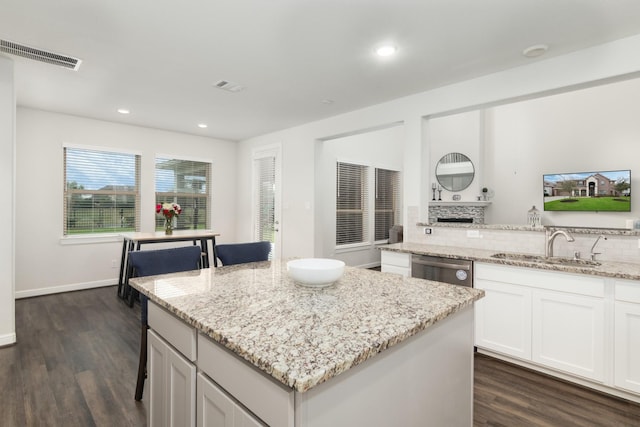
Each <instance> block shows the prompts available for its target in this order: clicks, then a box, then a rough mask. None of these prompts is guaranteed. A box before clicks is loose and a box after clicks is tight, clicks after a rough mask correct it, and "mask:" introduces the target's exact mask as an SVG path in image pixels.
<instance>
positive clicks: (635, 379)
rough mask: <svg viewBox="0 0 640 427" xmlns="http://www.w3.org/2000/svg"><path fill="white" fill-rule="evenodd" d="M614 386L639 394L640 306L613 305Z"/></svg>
mask: <svg viewBox="0 0 640 427" xmlns="http://www.w3.org/2000/svg"><path fill="white" fill-rule="evenodd" d="M614 348H615V350H614V352H615V385H616V386H617V387H620V388H623V389H626V390H629V391H632V392H634V393H640V363H639V362H638V361H639V360H640V304H634V303H630V302H625V301H616V303H615V347H614Z"/></svg>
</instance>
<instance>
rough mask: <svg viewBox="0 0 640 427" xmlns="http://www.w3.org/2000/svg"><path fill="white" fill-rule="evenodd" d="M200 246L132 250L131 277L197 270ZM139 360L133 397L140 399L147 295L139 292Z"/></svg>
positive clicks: (144, 354) (130, 257)
mask: <svg viewBox="0 0 640 427" xmlns="http://www.w3.org/2000/svg"><path fill="white" fill-rule="evenodd" d="M201 255H202V253H201V249H200V246H184V247H180V248H171V249H158V250H153V251H132V252H130V253H129V266H130V268H131V271H132V276H131V277H142V276H155V275H156V274H166V273H177V272H179V271H189V270H197V269H199V268H200V261H201ZM140 321H141V324H142V333H141V335H140V361H139V363H138V381H137V383H136V394H135V399H136V400H141V399H142V391H143V390H144V380H145V378H146V376H147V372H146V371H147V329H149V324H148V322H147V297H146V296H144V295H142V294H140Z"/></svg>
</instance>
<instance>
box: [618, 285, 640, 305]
mask: <svg viewBox="0 0 640 427" xmlns="http://www.w3.org/2000/svg"><path fill="white" fill-rule="evenodd" d="M616 300H618V301H627V302H633V303H638V304H640V282H634V281H631V280H616Z"/></svg>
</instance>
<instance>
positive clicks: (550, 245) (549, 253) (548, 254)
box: [544, 229, 575, 258]
mask: <svg viewBox="0 0 640 427" xmlns="http://www.w3.org/2000/svg"><path fill="white" fill-rule="evenodd" d="M561 234H562V235H563V236H564V237H565V239H567V242H573V241H575V239H574V238H573V236H572V235H571V234H569V233H568V232H566V231H564V230H556V231H554V232H553V234H551V235H549V229H547V232H546V236H547V246H546V247H545V252H544V256H545V257H546V258H550V257H552V256H553V241H554V240H555V239H556V237H558V236H559V235H561Z"/></svg>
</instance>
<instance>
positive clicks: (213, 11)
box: [0, 0, 640, 140]
mask: <svg viewBox="0 0 640 427" xmlns="http://www.w3.org/2000/svg"><path fill="white" fill-rule="evenodd" d="M639 33H640V1H638V0H615V1H613V0H184V1H175V0H173V1H169V0H108V1H87V0H55V1H51V0H0V38H2V39H5V40H10V41H14V42H18V43H21V44H26V45H29V46H32V47H36V48H40V49H44V50H49V51H53V52H56V53H61V54H65V55H70V56H73V57H77V58H80V59H81V60H82V65H81V66H80V69H79V70H78V71H71V70H67V69H63V68H60V67H57V66H53V65H49V64H43V63H39V62H35V61H31V60H27V59H22V58H18V57H14V60H15V73H16V77H15V80H16V89H17V100H18V105H20V106H27V107H32V108H39V109H44V110H49V111H56V112H62V113H67V114H73V115H78V116H84V117H91V118H96V119H102V120H108V121H115V122H123V123H130V124H136V125H141V126H148V127H154V128H161V129H168V130H174V131H179V132H187V133H192V134H200V135H206V136H211V137H217V138H223V139H230V140H241V139H245V138H248V137H251V136H255V135H261V134H264V133H267V132H271V131H275V130H279V129H284V128H288V127H292V126H295V125H299V124H303V123H307V122H311V121H314V120H318V119H322V118H326V117H330V116H333V115H337V114H340V113H344V112H347V111H352V110H356V109H359V108H362V107H365V106H368V105H372V104H377V103H381V102H385V101H388V100H391V99H394V98H398V97H402V96H405V95H409V94H412V93H416V92H421V91H424V90H428V89H431V88H434V87H439V86H443V85H446V84H450V83H453V82H457V81H461V80H466V79H469V78H473V77H477V76H481V75H485V74H488V73H492V72H495V71H499V70H504V69H508V68H511V67H516V66H519V65H523V64H526V63H528V62H531V61H540V60H544V59H545V58H549V57H552V56H556V55H561V54H565V53H568V52H571V51H574V50H578V49H582V48H585V47H589V46H593V45H597V44H600V43H604V42H608V41H612V40H615V39H619V38H623V37H627V36H631V35H635V34H639ZM383 42H392V43H393V44H395V45H396V46H397V47H398V49H399V50H398V53H397V55H396V56H395V57H393V58H386V59H381V58H377V57H376V56H375V55H374V54H373V49H374V47H375V46H377V45H379V44H381V43H383ZM538 43H545V44H548V45H549V51H548V53H547V54H546V55H544V56H543V57H541V58H536V59H529V58H525V57H523V56H522V55H521V52H522V50H523V49H524V48H526V47H528V46H530V45H533V44H538ZM218 80H229V81H231V82H234V83H238V84H241V85H243V86H246V89H245V90H244V91H242V92H238V93H231V92H226V91H222V90H219V89H216V88H214V87H213V84H214V83H215V82H217V81H218ZM326 99H330V100H332V101H333V103H330V104H325V103H323V102H322V101H323V100H326ZM119 107H126V108H128V109H130V110H131V114H130V115H128V116H123V115H120V114H118V113H117V112H116V109H117V108H119ZM198 123H207V124H208V126H209V127H208V128H207V129H199V128H198V127H197V126H196V125H197V124H198Z"/></svg>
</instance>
